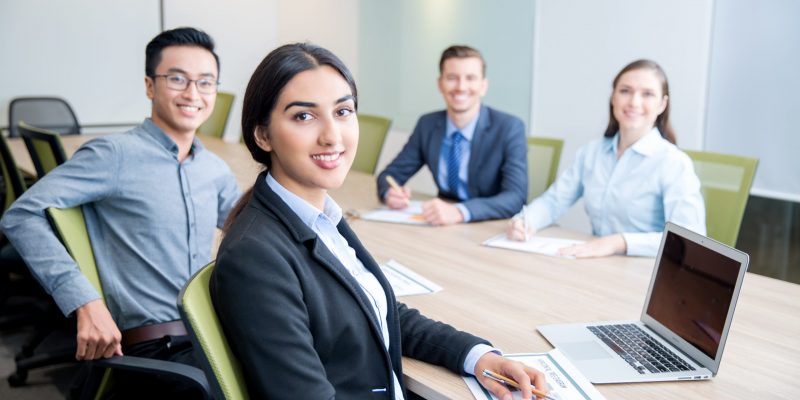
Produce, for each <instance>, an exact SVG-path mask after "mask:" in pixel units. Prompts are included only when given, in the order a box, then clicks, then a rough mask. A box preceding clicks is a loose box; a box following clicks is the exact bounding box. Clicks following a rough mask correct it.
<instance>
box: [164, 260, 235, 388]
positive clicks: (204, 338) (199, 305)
mask: <svg viewBox="0 0 800 400" xmlns="http://www.w3.org/2000/svg"><path fill="white" fill-rule="evenodd" d="M214 267H215V263H214V262H211V263H210V264H208V265H207V266H205V267H203V269H201V270H200V271H197V273H196V274H195V275H194V276H193V277H192V278H191V279H189V282H187V283H186V285H185V286H184V287H183V290H181V293H180V295H178V309H179V310H180V312H181V319H183V323H184V325H186V328H187V329H188V330H189V336H190V337H191V338H192V344H193V345H194V348H195V350H196V351H197V353H198V358H200V359H201V360H200V362H201V363H202V365H203V370H204V371H205V373H206V377H207V378H208V382H209V386H210V387H211V392H212V395H213V396H214V398H215V399H226V400H242V399H248V398H249V396H248V394H247V385H246V384H245V381H244V374H243V373H242V368H241V366H240V365H239V362H238V361H237V360H236V357H235V356H234V355H233V352H232V351H231V348H230V346H229V345H228V341H227V340H226V339H225V335H224V334H223V332H222V326H221V325H220V323H219V318H217V314H216V312H215V311H214V305H213V304H212V302H211V293H210V292H209V280H210V279H211V274H212V273H213V272H214Z"/></svg>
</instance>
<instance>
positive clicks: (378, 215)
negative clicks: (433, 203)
mask: <svg viewBox="0 0 800 400" xmlns="http://www.w3.org/2000/svg"><path fill="white" fill-rule="evenodd" d="M361 219H366V220H368V221H379V222H394V223H398V224H412V225H428V223H427V222H425V217H423V216H422V202H421V201H419V200H412V201H410V202H409V204H408V207H406V208H403V209H401V210H393V209H390V208H389V207H381V208H379V209H377V210H373V211H368V212H365V213H363V214H361Z"/></svg>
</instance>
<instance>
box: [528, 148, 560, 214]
mask: <svg viewBox="0 0 800 400" xmlns="http://www.w3.org/2000/svg"><path fill="white" fill-rule="evenodd" d="M563 148H564V141H563V140H561V139H553V138H543V137H529V138H528V201H529V202H530V201H531V200H533V199H534V198H535V197H537V196H539V195H541V194H542V193H544V192H545V191H546V190H547V188H549V187H550V185H552V184H553V182H555V180H556V175H557V174H558V163H559V162H561V150H562V149H563Z"/></svg>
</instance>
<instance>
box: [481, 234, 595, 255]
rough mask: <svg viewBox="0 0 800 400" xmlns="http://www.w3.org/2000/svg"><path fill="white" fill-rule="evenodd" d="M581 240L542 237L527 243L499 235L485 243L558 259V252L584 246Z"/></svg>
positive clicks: (534, 237)
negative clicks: (570, 247) (573, 246)
mask: <svg viewBox="0 0 800 400" xmlns="http://www.w3.org/2000/svg"><path fill="white" fill-rule="evenodd" d="M582 243H585V242H582V241H580V240H571V239H560V238H549V237H541V236H533V237H531V238H529V239H528V240H527V241H524V242H520V241H516V240H511V239H508V238H507V237H506V235H505V234H501V235H497V236H495V237H493V238H491V239H488V240H486V241H485V242H483V245H484V246H489V247H500V248H503V249H509V250H517V251H525V252H528V253H539V254H546V255H548V256H556V257H558V250H560V249H562V248H564V247H569V246H572V245H576V244H582Z"/></svg>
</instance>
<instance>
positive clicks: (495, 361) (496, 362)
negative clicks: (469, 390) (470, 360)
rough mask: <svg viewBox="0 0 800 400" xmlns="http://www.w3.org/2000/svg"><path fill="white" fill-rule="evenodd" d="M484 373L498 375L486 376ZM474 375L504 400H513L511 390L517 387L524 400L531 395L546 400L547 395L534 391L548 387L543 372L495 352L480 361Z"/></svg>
mask: <svg viewBox="0 0 800 400" xmlns="http://www.w3.org/2000/svg"><path fill="white" fill-rule="evenodd" d="M484 371H489V372H490V373H493V374H496V375H486V373H485V372H484ZM499 374H502V375H499ZM474 375H475V377H476V378H477V379H478V382H480V384H481V385H482V386H483V387H484V388H486V389H487V390H488V391H490V392H491V393H492V394H493V395H494V396H496V397H497V398H499V399H502V400H511V399H512V398H513V396H512V394H511V391H510V390H509V388H512V389H513V388H515V387H517V388H519V390H520V391H521V393H522V398H523V399H530V398H531V395H534V396H537V398H538V399H545V396H546V395H547V393H545V392H543V391H536V392H534V391H532V390H536V389H534V388H540V389H544V388H546V387H547V380H546V379H545V376H544V374H543V373H542V372H541V371H538V370H536V369H535V368H531V367H529V366H527V365H525V364H523V363H521V362H519V361H514V360H510V359H508V358H505V357H503V356H501V355H499V354H497V353H494V352H488V353H486V354H484V355H483V356H481V357H480V358H479V359H478V362H477V363H476V364H475V371H474ZM508 377H512V378H508ZM498 379H499V380H498ZM500 380H502V382H501V381H500ZM514 385H517V386H514ZM550 400H552V399H550Z"/></svg>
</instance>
